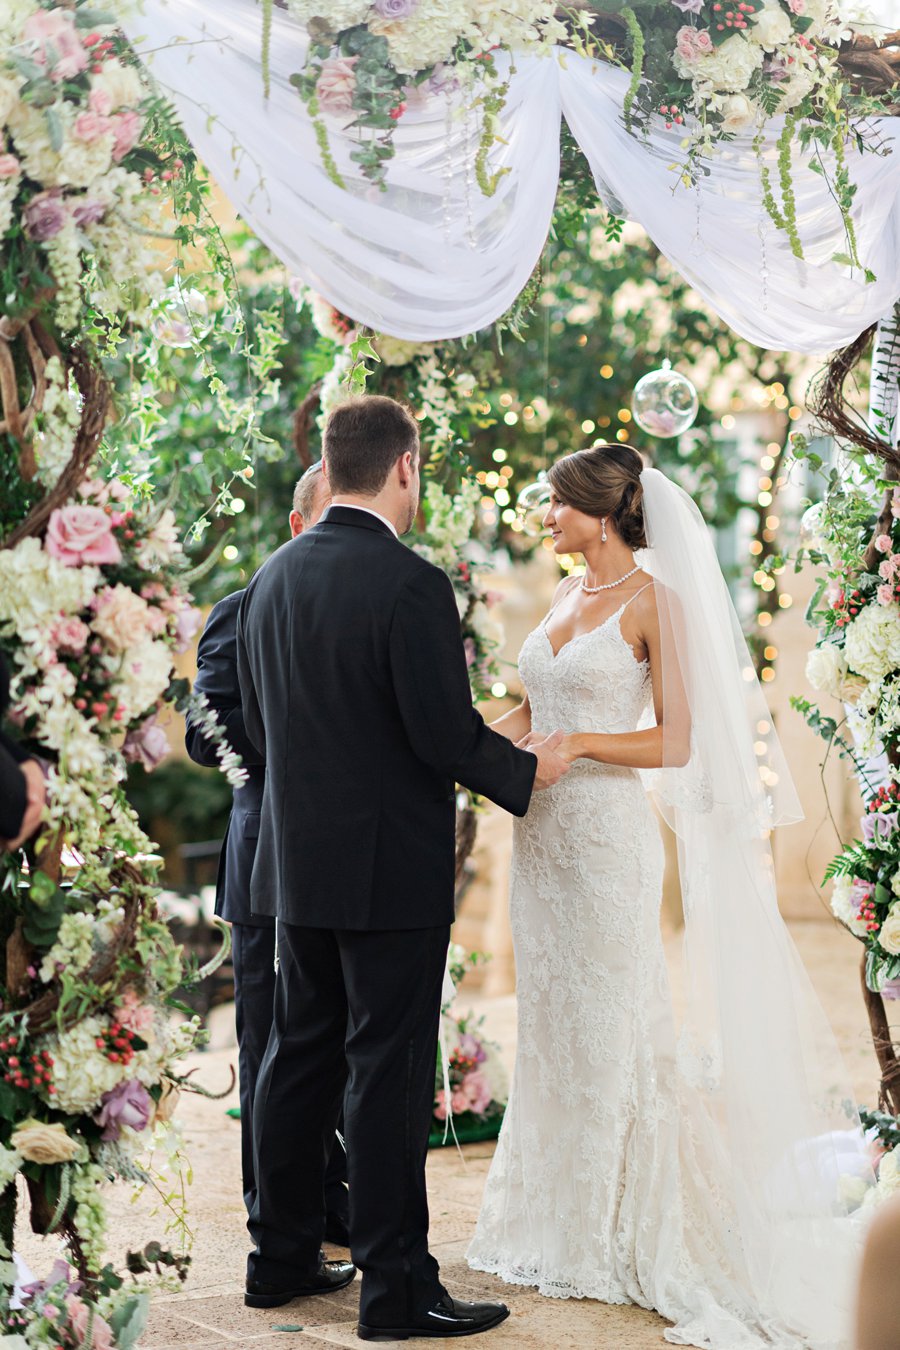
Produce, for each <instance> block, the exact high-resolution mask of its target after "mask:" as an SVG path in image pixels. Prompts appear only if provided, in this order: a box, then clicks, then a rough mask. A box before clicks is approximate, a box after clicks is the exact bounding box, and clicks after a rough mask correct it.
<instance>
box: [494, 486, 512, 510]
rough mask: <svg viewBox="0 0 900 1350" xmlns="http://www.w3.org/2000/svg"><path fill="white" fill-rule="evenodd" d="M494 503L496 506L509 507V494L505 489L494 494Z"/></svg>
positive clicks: (499, 489)
mask: <svg viewBox="0 0 900 1350" xmlns="http://www.w3.org/2000/svg"><path fill="white" fill-rule="evenodd" d="M494 501H495V502H496V503H497V505H498V506H509V493H508V492H507V490H506V488H504V487H501V488H498V489H497V491H496V492H495V493H494Z"/></svg>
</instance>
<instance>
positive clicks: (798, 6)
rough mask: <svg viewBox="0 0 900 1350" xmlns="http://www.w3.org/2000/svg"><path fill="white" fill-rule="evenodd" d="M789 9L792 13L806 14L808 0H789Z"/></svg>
mask: <svg viewBox="0 0 900 1350" xmlns="http://www.w3.org/2000/svg"><path fill="white" fill-rule="evenodd" d="M788 9H789V10H790V11H791V13H792V14H805V13H806V0H788Z"/></svg>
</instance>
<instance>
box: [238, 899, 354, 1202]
mask: <svg viewBox="0 0 900 1350" xmlns="http://www.w3.org/2000/svg"><path fill="white" fill-rule="evenodd" d="M231 958H232V963H233V966H234V1020H235V1030H236V1032H237V1043H238V1081H239V1084H240V1097H241V1172H242V1176H243V1187H244V1204H245V1205H246V1206H247V1213H248V1214H249V1213H250V1211H251V1210H252V1208H253V1202H254V1201H255V1199H256V1175H255V1172H254V1170H253V1102H254V1098H255V1096H256V1085H257V1081H258V1078H259V1069H260V1065H261V1064H262V1061H263V1056H264V1055H265V1052H266V1046H267V1045H268V1043H269V1035H270V1033H271V1031H272V1010H273V1006H274V1002H275V927H274V925H273V926H271V927H269V928H257V927H256V926H255V925H253V924H246V923H234V924H232V925H231ZM338 1128H339V1129H340V1130H341V1131H342V1130H343V1122H342V1120H339V1121H338ZM346 1180H347V1157H346V1154H345V1152H344V1147H343V1145H342V1144H341V1142H340V1139H338V1138H336V1137H332V1146H331V1155H330V1157H329V1160H328V1168H327V1171H326V1173H325V1202H326V1206H327V1209H328V1212H329V1214H335V1215H337V1216H338V1217H340V1218H342V1219H343V1220H344V1221H345V1222H346V1218H347V1191H346V1188H345V1186H344V1183H345V1182H346Z"/></svg>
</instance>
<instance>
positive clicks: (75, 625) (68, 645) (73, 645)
mask: <svg viewBox="0 0 900 1350" xmlns="http://www.w3.org/2000/svg"><path fill="white" fill-rule="evenodd" d="M47 636H48V637H49V639H50V641H51V642H52V643H53V645H54V647H56V648H57V650H58V651H61V652H65V653H66V654H68V655H70V656H79V655H80V654H81V653H82V652H83V651H84V649H85V646H86V645H87V640H88V638H89V637H90V636H91V630H90V629H89V628H88V626H87V624H86V623H82V621H81V619H79V618H76V617H75V616H74V615H73V616H66V615H61V616H60V618H58V619H57V620H56V621H55V622H54V623H53V624H52V625H51V627H50V631H49V633H48V634H47Z"/></svg>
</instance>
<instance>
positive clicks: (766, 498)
mask: <svg viewBox="0 0 900 1350" xmlns="http://www.w3.org/2000/svg"><path fill="white" fill-rule="evenodd" d="M756 500H757V501H758V502H759V504H760V506H771V505H772V494H771V492H761V493H760V494H759V496H758V497H757V499H756Z"/></svg>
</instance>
